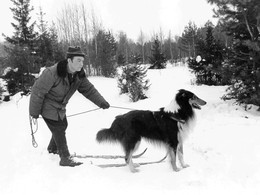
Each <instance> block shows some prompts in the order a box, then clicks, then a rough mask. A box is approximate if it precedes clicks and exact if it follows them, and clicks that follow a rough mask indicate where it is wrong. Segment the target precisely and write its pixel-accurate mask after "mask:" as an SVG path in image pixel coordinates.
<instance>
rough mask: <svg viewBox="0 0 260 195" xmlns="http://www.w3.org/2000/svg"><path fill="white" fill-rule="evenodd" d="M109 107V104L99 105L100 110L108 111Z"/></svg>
mask: <svg viewBox="0 0 260 195" xmlns="http://www.w3.org/2000/svg"><path fill="white" fill-rule="evenodd" d="M109 107H110V105H109V103H108V102H103V103H102V104H101V105H100V108H102V109H108V108H109Z"/></svg>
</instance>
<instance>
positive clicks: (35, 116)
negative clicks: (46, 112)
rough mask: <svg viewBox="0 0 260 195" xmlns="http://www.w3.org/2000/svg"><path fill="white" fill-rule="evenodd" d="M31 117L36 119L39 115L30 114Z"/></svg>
mask: <svg viewBox="0 0 260 195" xmlns="http://www.w3.org/2000/svg"><path fill="white" fill-rule="evenodd" d="M31 117H32V118H33V119H38V118H39V115H34V116H33V115H31Z"/></svg>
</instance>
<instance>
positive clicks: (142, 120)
mask: <svg viewBox="0 0 260 195" xmlns="http://www.w3.org/2000/svg"><path fill="white" fill-rule="evenodd" d="M205 104H206V102H205V101H204V100H202V99H200V98H198V97H197V96H196V95H195V94H193V93H192V92H190V91H187V90H184V89H180V90H179V91H178V93H177V94H176V96H175V98H174V99H173V100H172V101H171V102H170V104H169V105H168V106H166V107H164V108H161V109H160V110H159V111H155V112H153V111H148V110H134V111H130V112H128V113H126V114H124V115H119V116H117V117H116V119H115V120H114V121H113V123H112V125H111V127H110V128H109V129H102V130H100V131H99V132H98V133H97V136H96V139H97V141H98V142H103V141H110V142H113V141H116V142H119V143H121V145H122V146H123V149H124V152H125V161H126V163H127V164H128V166H129V168H130V170H131V171H132V172H136V171H138V170H137V169H136V167H138V164H133V161H132V155H133V153H134V151H135V150H136V149H137V148H138V147H139V145H140V142H141V138H145V139H148V140H150V141H152V142H159V143H162V144H164V145H165V146H166V148H167V152H168V154H169V156H170V160H171V165H172V168H173V170H174V171H179V170H180V169H179V168H177V166H176V154H177V156H178V158H179V161H180V165H181V166H182V167H183V168H185V167H188V165H187V164H185V163H184V160H183V141H184V140H185V138H186V137H187V135H188V134H189V133H190V132H191V130H192V128H193V127H194V125H195V123H194V122H195V121H196V117H195V112H194V109H201V108H200V106H203V105H205Z"/></svg>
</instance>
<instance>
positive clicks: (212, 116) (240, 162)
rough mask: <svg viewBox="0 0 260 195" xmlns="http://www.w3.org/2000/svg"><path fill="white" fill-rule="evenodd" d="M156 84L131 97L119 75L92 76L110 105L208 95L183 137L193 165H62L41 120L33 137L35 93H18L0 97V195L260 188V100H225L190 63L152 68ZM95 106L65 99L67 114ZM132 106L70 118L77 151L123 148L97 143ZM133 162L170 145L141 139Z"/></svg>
mask: <svg viewBox="0 0 260 195" xmlns="http://www.w3.org/2000/svg"><path fill="white" fill-rule="evenodd" d="M148 78H149V79H150V83H151V84H152V85H151V87H150V90H149V91H148V93H147V95H148V97H149V98H148V99H146V100H141V101H138V102H136V103H132V102H129V99H128V97H127V96H126V95H119V90H118V88H117V81H116V79H109V78H103V77H90V78H89V80H90V81H91V82H92V83H93V84H94V85H95V87H96V88H97V89H98V90H99V91H100V93H101V94H102V95H103V96H104V97H105V98H106V99H107V100H108V102H109V103H110V104H111V105H112V106H121V107H127V108H133V109H145V110H146V109H147V110H157V109H158V108H160V107H164V106H166V105H167V104H168V103H169V102H170V101H171V100H172V98H173V97H174V94H175V92H176V90H178V89H180V88H184V89H187V90H190V91H192V92H194V93H195V94H196V95H197V96H198V97H200V98H202V99H204V100H206V101H207V105H206V106H204V107H203V108H202V109H201V110H199V111H197V119H198V120H197V125H196V127H195V128H194V132H193V133H192V135H191V136H190V137H189V139H188V140H187V142H186V143H185V144H184V158H185V160H186V162H187V163H188V164H189V165H190V167H189V168H186V169H183V170H181V171H180V172H177V173H176V172H173V171H172V169H171V167H170V164H169V162H168V159H167V160H166V161H165V162H163V163H160V164H154V165H147V166H141V167H140V172H138V173H135V174H133V173H131V172H130V171H129V169H128V167H122V168H107V169H102V168H98V167H96V166H93V165H92V163H94V164H98V163H100V164H104V163H123V162H124V160H123V159H116V160H107V159H77V160H79V161H82V162H84V164H83V165H82V166H79V167H74V168H70V167H60V166H59V165H58V162H59V157H58V156H57V155H50V154H48V153H47V150H46V147H47V145H48V142H49V139H50V136H51V134H50V131H49V130H48V128H47V126H46V125H45V123H44V122H43V121H42V119H38V125H39V129H38V132H37V133H36V134H35V138H36V141H37V143H38V144H39V146H38V148H33V147H32V144H31V135H30V126H29V120H28V103H29V97H23V98H20V96H19V94H17V95H15V96H14V97H13V98H12V100H11V101H10V102H5V103H1V104H0V119H1V136H0V148H1V155H2V157H1V162H0V194H3V195H9V194H24V195H30V194H37V195H41V194H44V195H47V194H48V195H49V194H55V195H57V194H75V193H77V194H143V193H148V194H176V193H177V194H219V193H223V194H250V195H251V194H260V187H259V184H260V171H259V170H260V169H259V165H260V152H259V151H260V141H259V138H260V131H259V126H260V120H259V117H260V113H259V112H257V111H256V107H254V106H253V107H252V109H251V110H249V111H245V110H244V109H243V107H240V106H238V105H236V104H234V101H233V100H230V101H223V100H221V99H220V97H221V96H222V95H223V94H224V93H225V89H226V87H225V86H205V85H202V86H196V85H191V82H192V81H194V76H193V75H192V74H191V73H190V72H189V71H188V69H187V67H185V66H178V67H168V68H167V69H165V70H149V71H148ZM95 108H96V106H95V105H94V104H93V103H91V102H90V101H88V100H86V99H85V98H84V97H83V96H82V95H80V94H79V93H76V94H75V95H74V96H73V97H72V99H71V100H70V102H69V104H68V106H67V115H70V114H75V113H78V112H84V111H86V110H91V109H95ZM126 112H127V110H123V109H115V108H110V109H108V110H101V109H100V110H98V111H95V112H90V113H87V114H82V115H78V116H75V117H70V118H68V121H69V126H68V129H67V140H68V146H69V149H70V152H71V153H74V152H76V153H77V154H94V155H101V154H102V155H105V154H117V155H120V154H121V155H122V154H123V153H122V149H121V148H120V146H119V145H118V144H108V143H107V144H106V143H104V144H98V143H97V142H96V141H95V135H96V133H97V131H98V130H100V129H102V128H106V127H109V126H110V125H111V123H112V121H113V120H114V117H115V116H116V115H119V114H123V113H126ZM146 147H148V150H147V152H146V153H145V154H144V155H143V156H142V157H140V158H139V159H134V162H138V161H139V162H143V161H153V160H159V159H160V158H162V157H163V156H164V155H165V152H166V151H165V149H164V148H163V147H160V146H154V145H151V144H150V143H147V142H145V141H143V142H142V143H141V145H140V149H139V150H138V151H137V153H138V152H140V151H142V150H143V149H144V148H146Z"/></svg>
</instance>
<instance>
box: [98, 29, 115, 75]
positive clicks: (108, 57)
mask: <svg viewBox="0 0 260 195" xmlns="http://www.w3.org/2000/svg"><path fill="white" fill-rule="evenodd" d="M97 42H98V43H97V56H96V62H95V63H96V66H97V67H100V68H101V72H102V75H103V76H105V77H111V76H114V75H115V64H116V41H115V38H114V37H113V35H112V33H111V32H105V31H103V30H100V31H99V32H98V34H97Z"/></svg>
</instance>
